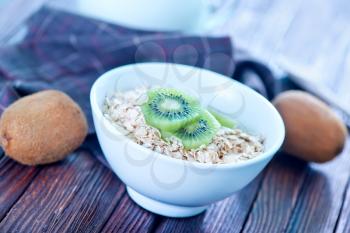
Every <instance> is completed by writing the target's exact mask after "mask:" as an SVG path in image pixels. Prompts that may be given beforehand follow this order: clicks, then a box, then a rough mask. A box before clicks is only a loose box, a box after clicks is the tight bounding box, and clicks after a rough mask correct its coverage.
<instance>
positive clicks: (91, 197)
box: [0, 0, 350, 233]
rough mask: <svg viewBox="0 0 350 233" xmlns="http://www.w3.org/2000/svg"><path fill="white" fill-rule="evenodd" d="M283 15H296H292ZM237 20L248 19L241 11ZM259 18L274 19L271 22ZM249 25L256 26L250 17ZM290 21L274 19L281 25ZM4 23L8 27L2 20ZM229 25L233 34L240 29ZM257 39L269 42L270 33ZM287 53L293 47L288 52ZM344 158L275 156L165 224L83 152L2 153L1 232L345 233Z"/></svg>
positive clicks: (348, 193) (348, 164) (347, 167)
mask: <svg viewBox="0 0 350 233" xmlns="http://www.w3.org/2000/svg"><path fill="white" fill-rule="evenodd" d="M61 1H63V0H61ZM65 1H66V0H65ZM20 2H22V3H24V2H27V1H22V0H20ZM33 2H37V4H32V5H31V6H28V8H31V9H32V8H37V6H38V5H40V4H41V3H42V2H44V0H36V1H33ZM66 2H67V1H66ZM240 2H241V3H240V4H237V7H238V8H239V7H241V8H242V7H243V6H246V7H251V8H252V9H253V8H254V7H255V8H258V7H262V8H264V6H265V5H259V6H256V5H255V4H253V3H252V2H253V1H244V2H245V4H244V3H242V2H243V1H240ZM265 2H266V1H265ZM270 2H273V1H270ZM289 2H290V1H289ZM302 2H303V1H294V2H293V4H292V5H293V7H292V8H290V12H294V11H295V12H301V13H299V14H300V15H302V14H304V13H305V12H304V11H300V10H299V9H300V6H299V5H298V4H302ZM313 2H314V1H313ZM327 2H329V1H327ZM339 2H341V1H340V0H339ZM343 2H344V1H343ZM304 4H306V3H304ZM255 8H254V9H255ZM268 9H270V10H271V11H272V10H275V11H278V10H279V9H283V7H282V5H279V4H278V5H277V6H276V5H272V4H270V8H268ZM301 9H302V8H301ZM265 10H267V8H266V9H265ZM344 11H345V9H344ZM7 14H10V13H9V12H7ZM21 15H22V14H21ZM23 15H24V14H23ZM265 16H266V17H267V16H269V15H265ZM288 16H289V18H291V19H292V18H293V19H295V18H298V17H296V16H294V17H293V13H290V15H288ZM239 17H242V18H243V19H244V17H247V16H245V15H244V14H243V13H242V14H241V15H240V16H239ZM344 17H345V16H344ZM3 18H5V17H4V16H3ZM0 19H1V15H0ZM337 19H338V20H340V19H341V18H337ZM265 20H266V21H265V22H274V20H276V18H273V17H267V18H265ZM249 22H250V24H249V25H253V24H252V22H255V23H254V25H258V21H257V20H253V21H249ZM259 22H260V21H259ZM293 22H295V21H293ZM297 22H299V20H298V21H297ZM300 22H301V21H300ZM289 23H290V22H288V21H286V20H282V21H280V25H284V26H285V27H287V26H288V25H289ZM233 24H234V22H233ZM1 25H2V24H1V22H0V26H1ZM3 25H5V26H4V27H7V26H8V23H6V22H5V23H3ZM234 25H235V27H236V29H235V30H238V32H239V30H243V29H242V28H240V27H238V26H239V25H237V24H234ZM251 27H252V26H251ZM256 27H257V26H256ZM252 28H253V27H252ZM263 28H264V27H262V29H263ZM265 29H266V30H267V29H268V27H267V28H265ZM293 30H294V29H293V27H292V28H291V29H290V30H288V31H284V30H282V29H281V30H278V31H277V34H274V35H276V38H275V39H274V40H273V41H274V43H270V46H273V45H276V46H277V47H278V48H285V49H287V47H284V46H283V45H284V44H288V45H291V44H292V43H284V44H282V42H276V40H277V37H278V36H281V37H286V35H288V33H287V32H289V33H290V32H291V31H292V32H293ZM295 30H296V29H295ZM305 30H306V29H305ZM339 30H340V29H339ZM286 33H287V34H286ZM240 35H242V37H241V40H242V41H245V40H246V41H247V44H254V43H255V44H257V45H259V46H260V47H261V48H264V47H265V48H266V44H264V43H263V42H268V41H271V38H270V39H266V40H261V43H258V40H255V39H256V38H257V37H254V36H252V35H250V36H247V34H244V33H243V32H242V33H241V34H240ZM264 35H265V36H264V38H269V37H268V35H271V34H267V33H266V34H264ZM244 38H246V39H244ZM247 38H248V39H249V40H247ZM296 41H297V40H296ZM289 42H290V40H289ZM342 43H343V45H344V46H345V44H346V45H347V44H348V43H345V41H343V42H342ZM267 48H271V47H267ZM292 50H293V46H291V48H289V49H288V51H292ZM257 51H258V52H261V53H262V51H263V50H257ZM267 51H274V52H275V51H276V50H271V49H268V50H267ZM298 51H299V50H298ZM312 51H314V50H312ZM327 51H328V50H327ZM270 55H271V54H269V56H270ZM271 57H272V55H271ZM343 58H344V59H345V55H344V57H343ZM342 64H343V63H342ZM344 64H345V63H344ZM344 64H343V65H344ZM332 69H337V70H339V72H344V74H345V71H346V70H347V69H344V67H342V66H341V65H340V67H338V66H337V67H335V66H334V67H333V68H332ZM349 141H350V140H349ZM349 153H350V143H349V142H348V143H347V147H346V148H345V150H344V152H343V153H342V154H341V155H340V156H339V157H337V158H336V159H335V160H333V161H331V162H329V163H326V164H321V165H319V164H312V163H310V164H308V163H305V162H303V161H300V160H297V159H295V158H293V157H290V156H288V155H285V154H278V155H277V156H276V157H275V159H274V160H273V161H272V162H271V163H270V164H269V165H268V167H267V168H266V169H265V170H264V171H263V172H262V173H261V174H260V175H259V176H258V177H257V178H256V179H255V180H254V181H253V182H252V183H251V184H250V185H248V186H247V187H246V188H244V189H243V190H241V191H239V192H237V193H236V194H234V195H233V196H231V197H230V198H227V199H225V200H223V201H221V202H219V203H216V204H215V205H212V206H211V207H210V208H209V209H208V210H207V211H206V212H205V213H203V214H201V215H198V216H196V217H192V218H187V219H171V218H165V217H161V216H158V215H155V214H152V213H150V212H148V211H145V210H143V209H142V208H140V207H138V206H137V205H136V204H135V203H133V201H132V200H131V199H130V198H129V197H128V195H127V193H126V191H125V186H124V184H123V183H122V182H121V181H120V180H119V179H118V177H117V176H115V175H114V174H113V173H112V172H111V171H110V170H109V169H108V168H106V167H105V166H104V165H103V164H101V163H100V162H99V161H98V160H97V159H96V158H95V157H94V156H93V155H92V154H91V153H90V152H89V151H87V150H82V149H81V150H78V151H76V152H75V153H74V154H73V155H71V156H70V157H68V158H67V159H66V160H64V161H62V162H59V163H56V164H52V165H48V166H39V167H27V166H22V165H20V164H18V163H16V162H14V161H13V160H11V159H9V158H8V157H6V156H5V155H4V154H3V153H2V152H1V153H0V232H1V233H2V232H25V233H27V232H198V231H203V232H269V233H270V232H307V233H309V232H317V233H321V232H336V233H340V232H350V221H349V219H350V189H349V187H350V186H349V180H350V159H349ZM228 185H229V184H228Z"/></svg>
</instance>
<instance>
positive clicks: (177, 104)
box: [141, 88, 200, 132]
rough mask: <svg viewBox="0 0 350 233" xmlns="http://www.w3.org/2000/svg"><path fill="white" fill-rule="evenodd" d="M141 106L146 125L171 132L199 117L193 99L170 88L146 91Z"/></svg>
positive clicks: (196, 104)
mask: <svg viewBox="0 0 350 233" xmlns="http://www.w3.org/2000/svg"><path fill="white" fill-rule="evenodd" d="M147 95H148V100H147V102H146V103H144V104H143V105H142V106H141V109H142V112H143V114H144V117H145V120H146V122H147V124H149V125H151V126H153V127H156V128H158V129H160V130H164V131H169V132H173V131H176V130H178V129H179V128H181V127H183V126H184V125H186V124H187V123H188V122H190V121H193V120H194V119H195V118H197V117H198V116H199V112H200V104H199V102H198V100H196V99H195V98H193V97H191V96H188V95H186V94H185V93H182V92H180V91H178V90H175V89H172V88H157V89H152V90H150V91H148V93H147Z"/></svg>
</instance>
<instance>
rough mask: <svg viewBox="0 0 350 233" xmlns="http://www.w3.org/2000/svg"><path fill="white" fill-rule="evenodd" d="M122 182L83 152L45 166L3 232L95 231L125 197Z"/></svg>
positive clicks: (6, 220) (0, 229) (4, 223)
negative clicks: (121, 198) (123, 196)
mask: <svg viewBox="0 0 350 233" xmlns="http://www.w3.org/2000/svg"><path fill="white" fill-rule="evenodd" d="M120 187H121V183H120V181H119V180H118V179H117V178H116V177H115V176H114V175H113V174H112V173H111V172H110V171H109V170H108V169H107V168H105V167H104V166H103V165H101V164H100V163H98V162H97V160H96V159H94V158H93V157H91V155H90V154H88V153H86V152H82V151H80V152H79V153H76V154H74V155H72V156H70V157H68V158H67V159H66V160H64V161H62V162H59V163H56V164H53V165H49V166H45V167H43V168H42V170H41V171H40V173H39V174H38V175H37V177H36V178H35V179H34V181H33V182H32V183H31V184H30V186H29V187H28V189H27V190H26V192H25V193H24V194H23V195H22V197H21V198H20V199H19V200H18V202H17V203H16V204H15V205H14V206H13V207H12V209H11V210H10V211H9V212H8V214H7V215H6V217H5V218H4V219H3V220H2V222H1V223H0V232H47V231H50V232H76V231H80V232H95V231H99V230H100V228H102V226H103V225H104V223H105V222H106V221H107V219H108V217H109V216H110V214H111V212H112V210H113V208H114V206H115V205H116V203H117V202H118V200H119V199H120V197H121V196H122V193H123V191H120V190H121V188H120Z"/></svg>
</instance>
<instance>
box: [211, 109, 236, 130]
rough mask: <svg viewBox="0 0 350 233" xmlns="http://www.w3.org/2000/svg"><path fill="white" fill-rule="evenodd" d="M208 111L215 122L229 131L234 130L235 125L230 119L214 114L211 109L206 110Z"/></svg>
mask: <svg viewBox="0 0 350 233" xmlns="http://www.w3.org/2000/svg"><path fill="white" fill-rule="evenodd" d="M208 111H209V112H210V113H211V115H213V116H214V117H215V118H216V120H217V121H218V122H219V123H220V124H221V125H222V126H223V127H226V128H230V129H234V128H236V123H235V122H234V121H233V120H231V119H230V118H228V117H226V116H223V115H222V114H220V113H218V112H216V111H215V110H213V109H208Z"/></svg>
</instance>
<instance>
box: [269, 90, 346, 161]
mask: <svg viewBox="0 0 350 233" xmlns="http://www.w3.org/2000/svg"><path fill="white" fill-rule="evenodd" d="M273 104H274V105H275V107H276V108H277V110H278V111H279V113H280V114H281V116H282V118H283V121H284V123H285V127H286V139H285V142H284V145H283V147H282V150H283V151H285V152H287V153H289V154H291V155H294V156H297V157H299V158H301V159H304V160H306V161H313V162H320V163H322V162H326V161H329V160H331V159H333V158H334V157H335V156H336V155H337V154H339V153H340V152H341V151H342V149H343V147H344V144H345V141H346V137H347V129H346V126H345V124H344V123H343V122H342V121H341V120H340V119H339V118H338V117H337V115H336V114H335V113H334V112H333V111H332V110H331V109H330V108H329V107H328V106H327V105H326V104H325V103H324V102H322V101H321V100H319V99H318V98H316V97H314V96H313V95H311V94H308V93H306V92H303V91H287V92H283V93H281V94H280V95H278V96H277V97H276V98H275V99H274V100H273Z"/></svg>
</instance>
